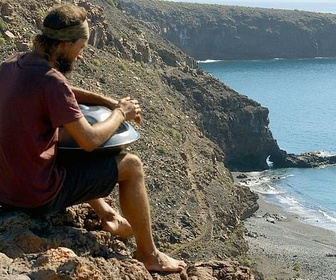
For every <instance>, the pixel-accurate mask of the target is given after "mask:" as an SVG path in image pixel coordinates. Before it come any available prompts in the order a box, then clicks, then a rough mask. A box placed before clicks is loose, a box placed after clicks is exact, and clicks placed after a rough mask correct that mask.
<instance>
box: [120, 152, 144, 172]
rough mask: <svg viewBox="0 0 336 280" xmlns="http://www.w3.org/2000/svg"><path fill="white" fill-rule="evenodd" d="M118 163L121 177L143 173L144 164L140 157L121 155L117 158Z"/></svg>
mask: <svg viewBox="0 0 336 280" xmlns="http://www.w3.org/2000/svg"><path fill="white" fill-rule="evenodd" d="M116 159H117V163H118V170H119V177H123V175H125V174H129V173H132V174H134V175H135V174H136V173H139V172H140V173H141V174H142V173H143V169H142V162H141V160H140V158H139V157H137V156H136V155H134V154H129V153H127V154H120V155H118V156H117V157H116Z"/></svg>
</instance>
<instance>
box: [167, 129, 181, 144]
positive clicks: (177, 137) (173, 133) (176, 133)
mask: <svg viewBox="0 0 336 280" xmlns="http://www.w3.org/2000/svg"><path fill="white" fill-rule="evenodd" d="M170 134H171V136H172V137H173V139H175V140H178V141H181V140H182V139H183V135H182V133H181V132H180V131H177V130H176V129H174V128H172V129H171V130H170Z"/></svg>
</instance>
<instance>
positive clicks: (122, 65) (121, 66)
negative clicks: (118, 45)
mask: <svg viewBox="0 0 336 280" xmlns="http://www.w3.org/2000/svg"><path fill="white" fill-rule="evenodd" d="M118 67H119V69H121V70H122V71H124V72H127V70H128V68H127V66H126V64H124V63H122V62H120V63H119V64H118Z"/></svg>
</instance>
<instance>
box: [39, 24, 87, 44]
mask: <svg viewBox="0 0 336 280" xmlns="http://www.w3.org/2000/svg"><path fill="white" fill-rule="evenodd" d="M42 35H44V36H46V37H48V38H50V39H54V40H59V41H72V40H78V39H89V24H88V22H87V20H85V21H83V22H82V23H80V24H78V25H75V26H70V27H65V28H62V29H58V30H56V29H51V28H48V27H43V29H42Z"/></svg>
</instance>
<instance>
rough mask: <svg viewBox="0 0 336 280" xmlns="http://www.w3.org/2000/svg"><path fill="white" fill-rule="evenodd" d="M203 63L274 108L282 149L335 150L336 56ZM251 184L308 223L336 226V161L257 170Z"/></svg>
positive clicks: (272, 116) (274, 124)
mask: <svg viewBox="0 0 336 280" xmlns="http://www.w3.org/2000/svg"><path fill="white" fill-rule="evenodd" d="M200 67H201V68H203V69H204V70H206V71H207V72H209V73H211V74H212V75H213V76H215V77H217V78H218V79H219V80H221V81H222V82H224V83H225V84H226V85H228V86H229V87H231V88H232V89H234V90H235V91H237V92H239V93H240V94H243V95H246V96H248V97H249V98H251V99H254V100H256V101H257V102H259V103H260V104H261V105H262V106H264V107H267V108H268V109H269V111H270V113H269V119H270V129H271V131H272V134H273V137H274V138H275V139H276V140H277V142H278V145H279V147H280V149H282V150H285V151H286V152H288V153H295V154H300V153H304V152H312V151H314V152H316V151H319V152H321V153H322V154H332V155H334V154H336V129H335V128H336V58H315V59H298V60H286V59H272V60H254V61H204V62H200ZM249 175H250V176H249V177H250V178H251V179H250V180H249V181H247V183H246V184H247V185H249V187H250V188H251V189H252V190H254V191H256V192H257V193H260V194H263V195H264V196H265V198H266V200H268V201H269V202H271V203H275V204H278V205H280V206H283V207H284V208H285V209H286V210H287V211H290V212H293V213H295V214H296V215H297V217H298V218H299V219H301V220H302V221H304V222H306V223H310V224H313V225H315V226H320V227H323V228H327V229H330V230H333V231H336V166H335V165H332V166H324V167H320V168H308V169H301V168H284V169H270V170H266V171H263V172H252V173H250V174H249Z"/></svg>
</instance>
